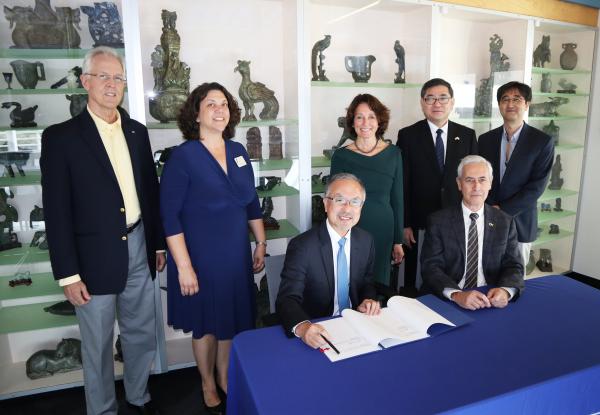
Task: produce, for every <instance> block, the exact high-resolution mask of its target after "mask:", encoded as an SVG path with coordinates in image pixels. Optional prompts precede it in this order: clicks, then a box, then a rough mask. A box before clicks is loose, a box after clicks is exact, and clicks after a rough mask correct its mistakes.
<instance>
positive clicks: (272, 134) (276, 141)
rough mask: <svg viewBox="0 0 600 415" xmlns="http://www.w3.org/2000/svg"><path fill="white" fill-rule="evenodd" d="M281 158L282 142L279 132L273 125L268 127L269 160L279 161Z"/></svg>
mask: <svg viewBox="0 0 600 415" xmlns="http://www.w3.org/2000/svg"><path fill="white" fill-rule="evenodd" d="M282 158H283V140H282V138H281V130H280V129H279V128H278V127H275V126H274V125H270V126H269V160H281V159H282Z"/></svg>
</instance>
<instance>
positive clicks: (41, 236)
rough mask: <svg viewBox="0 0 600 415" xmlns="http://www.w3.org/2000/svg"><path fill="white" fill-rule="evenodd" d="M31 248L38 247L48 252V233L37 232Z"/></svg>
mask: <svg viewBox="0 0 600 415" xmlns="http://www.w3.org/2000/svg"><path fill="white" fill-rule="evenodd" d="M29 246H30V247H31V248H33V247H36V246H37V247H38V248H40V249H43V250H47V249H48V239H47V238H46V231H35V233H34V234H33V238H32V239H31V243H30V244H29Z"/></svg>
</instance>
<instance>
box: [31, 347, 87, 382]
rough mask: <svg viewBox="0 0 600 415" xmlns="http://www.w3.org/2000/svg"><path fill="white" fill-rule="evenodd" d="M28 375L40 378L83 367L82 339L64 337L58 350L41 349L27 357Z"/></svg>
mask: <svg viewBox="0 0 600 415" xmlns="http://www.w3.org/2000/svg"><path fill="white" fill-rule="evenodd" d="M25 368H26V373H27V377H28V378H29V379H39V378H43V377H47V376H52V375H54V374H55V373H64V372H70V371H72V370H77V369H81V340H78V339H62V340H61V341H60V343H58V345H57V346H56V350H40V351H38V352H35V353H34V354H32V355H31V357H29V359H27V362H26V364H25Z"/></svg>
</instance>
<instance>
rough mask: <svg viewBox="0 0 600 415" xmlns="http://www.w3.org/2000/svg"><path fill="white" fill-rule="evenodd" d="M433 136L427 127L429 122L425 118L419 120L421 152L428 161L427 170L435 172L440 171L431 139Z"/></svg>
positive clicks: (438, 172)
mask: <svg viewBox="0 0 600 415" xmlns="http://www.w3.org/2000/svg"><path fill="white" fill-rule="evenodd" d="M434 138H435V137H434V136H432V135H431V129H430V128H429V124H428V123H427V120H426V119H425V120H422V121H421V137H418V139H419V144H420V145H421V148H422V150H423V154H424V156H425V158H426V159H427V162H428V163H429V171H430V172H431V173H433V172H435V173H437V174H441V173H440V168H439V166H438V162H437V157H436V155H435V146H434V145H433V139H434Z"/></svg>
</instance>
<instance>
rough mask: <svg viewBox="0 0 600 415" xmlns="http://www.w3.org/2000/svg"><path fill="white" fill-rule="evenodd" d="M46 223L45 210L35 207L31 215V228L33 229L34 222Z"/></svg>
mask: <svg viewBox="0 0 600 415" xmlns="http://www.w3.org/2000/svg"><path fill="white" fill-rule="evenodd" d="M43 221H44V209H43V208H41V207H39V206H38V205H33V209H32V210H31V212H30V213H29V227H30V228H31V229H33V222H43Z"/></svg>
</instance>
